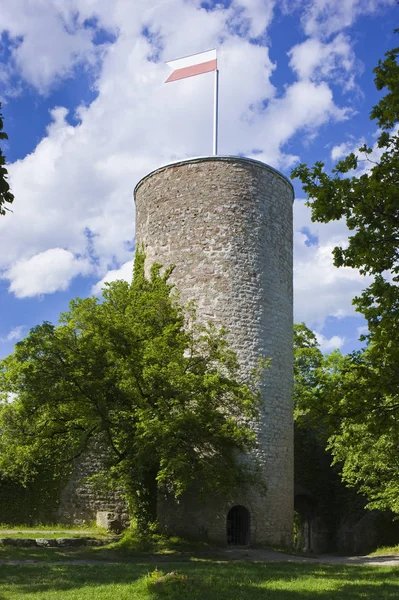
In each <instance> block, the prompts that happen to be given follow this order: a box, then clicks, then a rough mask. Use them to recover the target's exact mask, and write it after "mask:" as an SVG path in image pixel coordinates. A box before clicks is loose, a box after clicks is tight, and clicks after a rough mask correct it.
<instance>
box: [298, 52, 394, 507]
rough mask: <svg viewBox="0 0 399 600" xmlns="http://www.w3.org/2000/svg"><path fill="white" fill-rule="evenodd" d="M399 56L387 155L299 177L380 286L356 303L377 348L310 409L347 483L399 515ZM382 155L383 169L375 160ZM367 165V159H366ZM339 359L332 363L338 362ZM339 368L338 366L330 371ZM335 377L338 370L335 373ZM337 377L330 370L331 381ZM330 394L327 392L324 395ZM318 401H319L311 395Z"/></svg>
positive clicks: (386, 69) (382, 148)
mask: <svg viewBox="0 0 399 600" xmlns="http://www.w3.org/2000/svg"><path fill="white" fill-rule="evenodd" d="M398 56H399V48H394V49H393V50H390V51H389V52H387V53H386V55H385V59H384V60H382V61H379V63H378V65H377V67H376V68H375V69H374V73H375V84H376V87H377V89H379V90H385V91H386V94H385V96H384V97H383V98H382V99H381V100H380V102H379V103H378V104H377V105H376V106H375V107H374V108H373V110H372V112H371V119H374V120H376V122H377V124H378V126H379V128H380V135H379V138H378V142H377V152H375V151H374V152H373V150H372V148H370V147H368V146H367V145H364V146H363V147H362V148H360V149H359V153H360V154H359V155H357V154H355V153H351V154H350V155H349V156H347V157H346V158H345V159H344V160H342V161H340V162H338V163H337V165H336V166H335V167H334V169H332V174H331V175H330V174H328V173H327V172H326V171H325V169H324V164H323V163H322V162H317V163H316V164H315V165H314V166H313V167H310V168H309V167H308V166H307V165H304V164H302V165H300V166H299V167H297V168H296V169H294V170H293V172H292V177H293V178H294V177H298V178H299V179H300V180H301V182H302V184H303V189H304V191H305V192H306V193H307V195H308V197H309V201H308V205H309V206H310V207H311V211H312V219H313V220H314V221H319V222H325V223H327V222H330V221H333V220H337V219H341V218H345V220H346V224H347V226H348V228H349V230H350V232H351V235H350V237H349V240H348V245H347V246H346V247H345V248H342V247H337V248H335V249H334V263H335V265H336V266H337V267H340V266H349V267H353V268H357V269H359V270H360V272H361V273H363V274H367V275H370V276H372V278H373V280H372V283H371V284H370V285H369V286H368V287H367V288H366V289H365V290H364V291H363V293H362V294H361V295H360V296H359V297H357V298H355V299H354V304H355V306H356V309H357V310H358V311H359V312H361V313H363V314H364V316H365V318H366V320H367V323H368V329H369V333H368V335H367V336H363V339H364V340H366V341H367V343H368V345H367V348H366V349H365V350H363V351H360V352H355V353H353V354H351V355H349V356H347V357H344V358H343V359H340V360H339V361H338V363H336V365H335V368H336V371H335V378H336V385H335V386H333V388H331V387H330V388H329V389H330V391H329V392H328V393H325V395H324V396H323V394H320V390H321V389H322V387H320V384H318V386H319V387H318V388H317V390H318V391H317V396H318V397H317V400H318V401H314V400H315V398H314V396H313V401H314V402H313V405H312V404H311V403H309V402H308V401H307V400H306V401H305V403H306V406H307V407H308V410H309V413H312V414H315V413H314V410H315V407H316V405H317V410H318V411H321V412H322V413H323V419H324V420H325V423H326V426H327V429H328V433H329V436H328V447H329V449H330V451H331V452H332V454H333V456H334V460H335V462H336V463H337V464H339V465H340V466H341V472H342V477H343V479H344V481H345V482H346V483H347V484H349V485H352V486H355V487H356V488H357V489H359V490H360V491H361V492H363V493H364V494H365V495H366V496H367V498H368V500H369V507H370V508H381V509H388V508H389V509H391V510H393V511H394V512H397V513H399V502H398V498H399V453H398V447H399V446H398V441H399V440H398V433H399V432H398V422H399V395H398V392H399V373H398V368H397V365H398V364H399V127H398V126H399V65H398ZM376 153H377V155H378V156H379V157H378V158H377V160H374V158H373V159H372V156H374V155H375V154H376ZM361 157H363V158H361ZM330 360H331V359H330ZM330 369H331V365H330ZM331 372H333V371H331ZM331 372H329V371H328V369H327V376H328V377H330V375H331ZM324 391H326V390H324ZM311 396H312V395H311Z"/></svg>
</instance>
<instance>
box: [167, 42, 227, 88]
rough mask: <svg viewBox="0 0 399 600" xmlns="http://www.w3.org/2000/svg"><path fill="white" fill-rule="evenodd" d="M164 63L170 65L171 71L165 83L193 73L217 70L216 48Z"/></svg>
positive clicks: (199, 73)
mask: <svg viewBox="0 0 399 600" xmlns="http://www.w3.org/2000/svg"><path fill="white" fill-rule="evenodd" d="M166 64H167V65H169V67H172V69H173V72H172V73H171V74H170V75H169V77H168V78H167V80H166V82H165V83H170V82H171V81H178V80H179V79H185V78H186V77H193V76H194V75H202V73H210V72H211V71H216V70H217V59H216V50H207V51H206V52H200V53H199V54H192V55H191V56H185V57H184V58H178V59H177V60H171V61H169V62H167V63H166Z"/></svg>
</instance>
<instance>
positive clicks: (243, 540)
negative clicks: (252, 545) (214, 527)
mask: <svg viewBox="0 0 399 600" xmlns="http://www.w3.org/2000/svg"><path fill="white" fill-rule="evenodd" d="M227 543H228V544H231V545H232V546H246V545H247V544H248V543H249V511H248V510H247V509H246V508H245V506H233V508H231V509H230V510H229V512H228V513H227Z"/></svg>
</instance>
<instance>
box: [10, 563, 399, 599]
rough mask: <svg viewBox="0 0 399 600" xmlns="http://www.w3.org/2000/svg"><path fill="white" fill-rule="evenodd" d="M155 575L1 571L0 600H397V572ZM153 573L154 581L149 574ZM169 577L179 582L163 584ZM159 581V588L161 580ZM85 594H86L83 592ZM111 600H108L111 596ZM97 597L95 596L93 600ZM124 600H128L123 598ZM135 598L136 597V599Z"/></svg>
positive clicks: (316, 569)
mask: <svg viewBox="0 0 399 600" xmlns="http://www.w3.org/2000/svg"><path fill="white" fill-rule="evenodd" d="M160 567H161V568H162V571H159V572H157V573H156V574H155V575H154V563H148V562H146V563H139V564H138V563H132V564H118V565H111V564H104V565H79V566H76V565H57V564H56V563H54V564H51V565H23V566H22V565H21V566H10V565H3V566H0V582H1V583H0V600H1V599H2V598H4V596H3V593H4V591H5V590H8V589H12V591H13V594H14V595H13V598H14V597H15V598H18V597H21V598H22V597H23V596H24V595H25V594H31V595H32V596H33V595H34V594H39V596H38V598H39V597H40V599H42V598H43V600H45V599H46V597H47V593H49V594H50V593H51V594H52V595H51V598H53V597H54V595H55V594H56V595H57V598H58V596H59V598H60V600H61V598H62V599H64V598H65V599H67V598H68V597H69V593H68V592H69V591H71V592H72V593H71V597H72V596H73V597H74V598H76V597H81V596H80V595H79V596H77V595H76V591H77V590H81V591H80V592H78V593H79V594H82V598H84V597H87V596H86V595H84V594H83V591H84V593H85V594H86V593H87V591H88V589H90V588H91V589H92V592H93V593H94V592H95V590H96V588H97V589H100V587H101V588H102V589H101V598H108V597H109V598H110V599H111V598H112V600H114V599H115V597H116V596H115V588H114V587H113V586H115V585H117V586H118V590H119V593H120V591H121V589H125V592H126V593H127V594H128V593H129V594H130V592H132V593H133V592H136V593H137V592H140V596H135V597H140V599H141V598H142V599H143V600H162V599H163V598H171V599H172V598H173V600H183V599H184V600H265V598H267V600H314V599H315V598H317V599H320V600H345V599H348V600H349V599H350V600H360V599H361V600H364V599H370V600H376V599H378V600H397V598H398V597H399V569H396V568H392V567H391V568H387V567H384V568H378V567H357V566H350V567H347V566H341V565H303V564H288V563H250V562H229V563H227V562H216V561H211V560H209V561H208V560H202V561H193V562H191V563H190V562H184V563H176V562H172V563H163V564H162V565H160ZM151 572H152V576H150V575H149V574H150V573H151ZM168 572H177V573H178V576H177V577H173V576H172V577H170V578H166V579H162V575H163V574H166V573H168ZM159 578H161V581H159V582H158V583H156V582H157V580H159ZM83 588H85V590H83ZM108 594H109V596H108ZM90 597H95V595H93V596H90ZM123 597H125V596H123ZM132 597H133V596H132Z"/></svg>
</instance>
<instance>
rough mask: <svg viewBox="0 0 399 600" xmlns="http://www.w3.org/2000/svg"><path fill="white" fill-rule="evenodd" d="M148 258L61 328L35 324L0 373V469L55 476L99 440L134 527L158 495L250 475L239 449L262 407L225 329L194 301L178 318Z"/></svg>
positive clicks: (220, 489)
mask: <svg viewBox="0 0 399 600" xmlns="http://www.w3.org/2000/svg"><path fill="white" fill-rule="evenodd" d="M144 262H145V255H144V253H143V252H142V251H139V250H138V251H137V252H136V259H135V267H134V277H133V282H132V283H131V284H128V283H126V282H123V281H118V282H114V283H112V284H110V285H108V286H107V288H106V289H105V290H104V292H103V296H104V301H103V302H99V301H98V299H96V298H87V299H84V300H81V299H76V300H73V301H72V302H71V304H70V310H69V311H68V312H66V313H64V314H63V315H61V318H60V326H58V327H56V326H54V325H53V324H51V323H43V324H42V325H39V326H37V327H35V328H33V329H32V330H31V331H30V333H29V335H28V336H27V338H25V339H24V340H22V341H21V342H19V343H18V344H16V348H15V352H14V354H12V355H11V356H9V357H7V358H6V359H5V360H4V361H3V362H2V363H1V371H0V394H1V393H2V395H3V403H2V408H1V412H0V427H1V432H2V435H1V437H0V469H1V471H2V472H3V473H5V474H6V475H7V476H8V477H12V478H14V479H16V480H18V481H20V482H22V483H25V484H26V483H27V482H28V481H29V480H30V479H31V478H32V477H33V476H34V475H35V473H37V472H39V471H40V468H41V465H43V464H46V463H49V464H51V465H52V466H53V468H54V470H55V472H56V473H58V474H60V475H61V476H62V475H63V474H64V473H65V472H66V470H68V469H69V468H70V464H71V462H72V461H73V460H74V459H75V458H76V457H79V456H80V455H81V454H82V453H83V452H85V451H86V450H87V448H88V447H90V444H91V443H92V442H93V440H97V439H99V438H101V440H102V441H103V443H105V444H106V447H107V452H106V454H105V456H104V460H105V462H106V465H105V469H104V473H103V476H104V477H105V478H107V479H108V481H109V482H110V483H111V485H113V486H115V487H120V486H122V487H123V488H124V489H125V491H126V494H127V498H128V500H129V502H130V505H131V509H132V512H133V514H134V516H135V518H136V520H137V522H138V526H139V528H141V529H145V528H146V527H148V525H149V524H150V523H151V522H152V521H154V520H155V519H156V499H157V493H158V491H162V492H163V493H167V494H171V495H173V496H175V497H178V496H179V495H181V494H182V493H183V492H185V491H186V490H188V489H189V488H190V487H191V486H193V484H194V483H195V485H196V490H197V492H198V493H206V492H209V491H212V493H215V494H217V493H221V494H224V493H226V492H227V491H228V490H232V489H234V488H235V487H237V486H241V485H243V484H244V482H245V481H246V480H248V478H250V474H249V472H248V468H249V467H247V466H246V465H245V464H243V462H242V461H238V460H237V454H238V453H244V454H245V453H246V452H248V451H249V450H250V449H252V448H253V447H254V444H255V434H254V432H253V430H252V429H251V427H250V425H249V422H250V421H251V420H254V419H256V418H257V414H258V402H259V397H258V394H257V392H256V389H255V387H256V385H257V382H256V381H255V380H253V381H252V382H250V383H248V384H245V383H243V382H242V379H241V376H240V373H239V367H238V363H237V359H236V356H235V355H234V354H233V353H232V352H231V351H230V350H229V349H228V347H227V344H226V341H225V339H224V334H223V332H222V331H218V330H217V329H216V328H214V327H212V326H208V327H203V326H200V325H199V324H198V323H197V322H196V320H195V315H194V312H193V310H192V308H191V309H190V310H189V317H190V323H189V324H188V323H186V319H185V314H186V313H185V311H184V310H183V308H182V307H181V306H180V305H179V303H178V301H177V298H176V297H173V294H172V286H171V284H170V283H169V281H168V279H169V275H170V272H171V270H169V271H167V272H166V273H165V274H161V267H160V265H154V266H153V267H152V269H151V274H150V277H149V278H148V279H147V277H146V276H145V271H144ZM254 386H255V387H254ZM10 394H14V395H15V398H16V399H15V400H14V401H12V402H10V401H9V397H10Z"/></svg>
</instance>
